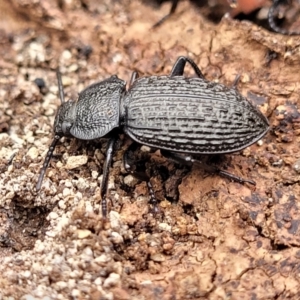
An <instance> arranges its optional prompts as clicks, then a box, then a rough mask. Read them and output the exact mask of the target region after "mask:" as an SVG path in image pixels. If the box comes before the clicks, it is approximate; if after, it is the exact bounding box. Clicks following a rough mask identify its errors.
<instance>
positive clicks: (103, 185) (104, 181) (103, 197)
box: [100, 136, 118, 218]
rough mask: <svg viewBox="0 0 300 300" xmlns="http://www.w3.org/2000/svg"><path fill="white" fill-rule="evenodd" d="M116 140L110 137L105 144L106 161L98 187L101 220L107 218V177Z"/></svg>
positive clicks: (116, 138)
mask: <svg viewBox="0 0 300 300" xmlns="http://www.w3.org/2000/svg"><path fill="white" fill-rule="evenodd" d="M117 140H118V137H116V136H115V137H112V138H111V139H110V140H109V141H108V143H107V149H106V159H105V163H104V166H103V177H102V182H101V186H100V196H101V206H102V216H103V218H106V216H107V200H106V192H107V186H108V175H109V168H110V166H111V161H112V158H113V154H114V148H115V145H116V142H117Z"/></svg>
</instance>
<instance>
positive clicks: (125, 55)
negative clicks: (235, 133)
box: [0, 0, 300, 300]
mask: <svg viewBox="0 0 300 300" xmlns="http://www.w3.org/2000/svg"><path fill="white" fill-rule="evenodd" d="M168 9H169V5H168V4H164V5H163V6H162V8H161V10H155V9H153V8H152V7H151V6H147V5H145V3H141V2H139V1H129V0H128V1H127V0H123V1H113V0H111V1H109V0H104V1H98V2H97V1H95V0H94V1H93V0H85V1H79V0H69V1H46V0H40V1H34V0H12V1H5V0H1V1H0V28H1V30H0V44H1V47H0V68H1V72H0V107H1V110H0V146H1V149H0V168H1V174H0V195H1V197H0V245H1V248H0V270H1V275H0V299H24V300H25V299H124V300H125V299H299V298H300V204H299V201H300V152H299V143H300V110H299V105H300V72H299V64H300V37H297V36H293V37H288V36H282V35H280V34H275V33H271V32H269V31H267V30H265V29H263V28H261V27H259V26H257V25H254V24H253V23H251V22H248V21H237V20H230V19H223V20H222V21H221V22H219V23H217V24H214V23H212V22H210V21H209V20H207V19H205V18H204V17H203V14H201V11H199V10H197V9H195V7H194V6H192V5H191V3H189V2H182V3H180V5H179V9H178V11H177V13H176V14H175V16H174V17H172V18H171V19H170V20H168V21H167V22H166V23H164V24H163V25H162V26H161V27H159V28H157V29H155V30H151V26H152V25H153V24H154V23H155V22H156V21H157V20H159V18H161V17H162V16H163V15H164V14H165V13H166V12H167V11H168ZM179 55H188V56H190V57H191V58H193V59H194V60H195V61H196V63H197V64H198V65H199V66H200V68H201V70H202V72H203V73H204V74H205V76H206V77H207V78H208V79H209V80H215V81H219V82H222V83H224V84H227V85H230V84H232V82H233V81H234V79H235V77H236V75H237V74H240V75H241V82H240V83H239V85H238V87H239V90H240V91H241V93H242V94H243V95H245V96H247V97H248V99H249V100H250V101H252V102H254V103H255V104H258V105H259V109H260V110H261V111H262V112H263V113H264V114H265V115H266V116H267V117H268V119H269V121H270V125H271V129H270V131H269V132H268V134H267V135H266V136H265V137H264V138H263V140H262V141H261V142H260V143H257V144H254V145H252V146H251V147H249V148H247V149H245V150H244V151H242V152H239V153H235V154H233V155H226V156H225V157H223V158H222V159H221V160H220V161H219V165H220V167H222V168H223V169H226V170H227V171H229V172H231V173H233V174H236V175H238V176H241V177H244V178H249V179H253V180H255V181H256V182H257V185H256V187H255V188H254V187H252V186H250V185H248V184H244V185H241V184H239V183H236V182H230V180H228V179H227V178H222V177H220V176H218V175H213V174H208V173H207V172H204V171H203V170H201V169H199V168H195V167H194V168H192V170H188V169H186V168H184V167H181V166H179V165H177V164H173V163H172V162H170V161H167V160H166V159H164V158H162V157H161V156H160V153H159V151H157V152H155V153H154V154H151V155H150V154H149V160H148V162H147V170H148V172H149V173H150V174H151V177H152V178H151V181H152V184H153V186H154V189H155V192H156V196H157V198H158V199H159V200H160V204H159V208H160V213H159V214H158V215H154V216H153V214H152V213H151V206H150V205H149V203H148V199H149V194H148V191H147V188H146V185H145V183H144V182H140V181H137V180H136V179H134V178H132V176H131V175H128V174H127V173H126V172H125V170H124V168H123V165H122V155H123V153H124V149H126V147H127V146H128V144H129V142H130V141H129V140H128V139H126V137H124V136H122V139H121V141H122V142H121V143H120V145H119V148H118V150H117V152H116V154H115V156H114V161H113V166H112V168H111V173H110V179H109V192H108V198H109V200H110V205H109V207H110V213H109V222H103V219H102V217H101V214H100V213H99V208H100V193H99V184H100V182H101V179H102V176H101V174H102V166H103V161H104V157H105V149H106V140H103V139H102V140H99V141H93V142H89V143H80V142H75V141H72V140H70V139H62V142H61V143H60V144H59V146H58V147H57V149H56V152H55V157H53V159H52V161H51V163H50V166H49V168H48V170H47V173H46V176H45V178H44V181H43V185H42V189H41V191H40V192H38V193H36V192H35V184H36V182H37V177H38V173H39V169H40V167H41V166H42V162H43V159H44V157H45V154H46V152H47V150H48V147H49V144H50V142H51V139H52V137H53V136H52V124H53V121H54V117H55V112H56V110H57V107H58V106H59V98H58V96H57V92H58V88H57V82H56V77H55V69H56V68H57V67H58V66H59V68H60V70H61V72H62V74H63V84H64V87H65V94H66V96H67V98H74V97H76V95H77V93H78V92H79V91H81V90H82V89H83V88H84V87H86V86H88V85H89V84H91V83H93V82H96V81H99V80H102V79H104V78H107V77H108V76H110V75H112V74H118V76H119V77H120V78H122V79H124V80H127V81H129V80H130V76H131V73H132V71H133V70H136V71H139V72H140V74H143V75H149V74H168V73H169V72H170V70H171V68H172V64H173V63H174V62H175V60H176V58H177V57H178V56H179ZM189 72H190V74H192V70H189ZM35 82H37V83H39V84H42V83H43V82H44V83H45V86H43V87H41V88H38V86H37V84H36V83H35ZM76 166H77V167H76Z"/></svg>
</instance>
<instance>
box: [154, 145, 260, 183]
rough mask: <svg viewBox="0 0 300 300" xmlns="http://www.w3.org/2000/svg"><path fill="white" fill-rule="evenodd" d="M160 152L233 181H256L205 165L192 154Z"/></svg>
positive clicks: (178, 161)
mask: <svg viewBox="0 0 300 300" xmlns="http://www.w3.org/2000/svg"><path fill="white" fill-rule="evenodd" d="M160 152H161V154H162V155H163V156H165V157H166V158H168V159H171V160H173V161H174V162H177V163H179V164H183V165H187V166H192V165H193V164H196V165H198V166H201V167H202V168H203V169H205V170H207V171H209V172H213V173H217V174H219V175H221V176H223V177H227V178H229V179H231V180H234V181H237V182H239V183H250V184H252V185H256V183H255V182H254V181H253V180H249V179H244V178H242V177H239V176H236V175H234V174H231V173H229V172H227V171H224V170H221V169H219V168H218V167H216V166H209V165H207V164H206V163H203V162H202V161H200V160H197V159H194V158H193V157H192V156H185V155H181V154H178V153H174V152H170V151H167V150H160Z"/></svg>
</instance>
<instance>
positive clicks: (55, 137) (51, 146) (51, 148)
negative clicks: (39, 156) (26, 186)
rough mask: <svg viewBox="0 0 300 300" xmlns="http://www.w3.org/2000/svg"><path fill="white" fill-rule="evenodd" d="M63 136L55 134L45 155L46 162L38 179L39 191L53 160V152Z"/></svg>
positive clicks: (37, 188)
mask: <svg viewBox="0 0 300 300" xmlns="http://www.w3.org/2000/svg"><path fill="white" fill-rule="evenodd" d="M60 138H61V136H59V135H55V136H54V139H53V141H52V143H51V145H50V147H49V150H48V152H47V155H46V157H45V160H44V163H43V166H42V168H41V171H40V175H39V179H38V182H37V184H36V188H35V189H36V191H39V190H40V189H41V186H42V181H43V178H44V175H45V173H46V170H47V167H48V165H49V162H50V160H51V157H52V155H53V152H54V149H55V147H56V145H57V143H58V141H59V139H60Z"/></svg>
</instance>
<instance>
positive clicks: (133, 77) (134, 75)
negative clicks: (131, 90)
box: [129, 71, 139, 87]
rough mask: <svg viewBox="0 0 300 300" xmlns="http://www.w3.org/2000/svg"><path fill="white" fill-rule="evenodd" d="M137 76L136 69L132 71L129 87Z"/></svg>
mask: <svg viewBox="0 0 300 300" xmlns="http://www.w3.org/2000/svg"><path fill="white" fill-rule="evenodd" d="M137 78H139V73H138V72H136V71H134V72H132V74H131V78H130V83H129V87H131V86H132V85H133V83H134V82H135V81H136V79H137Z"/></svg>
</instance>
